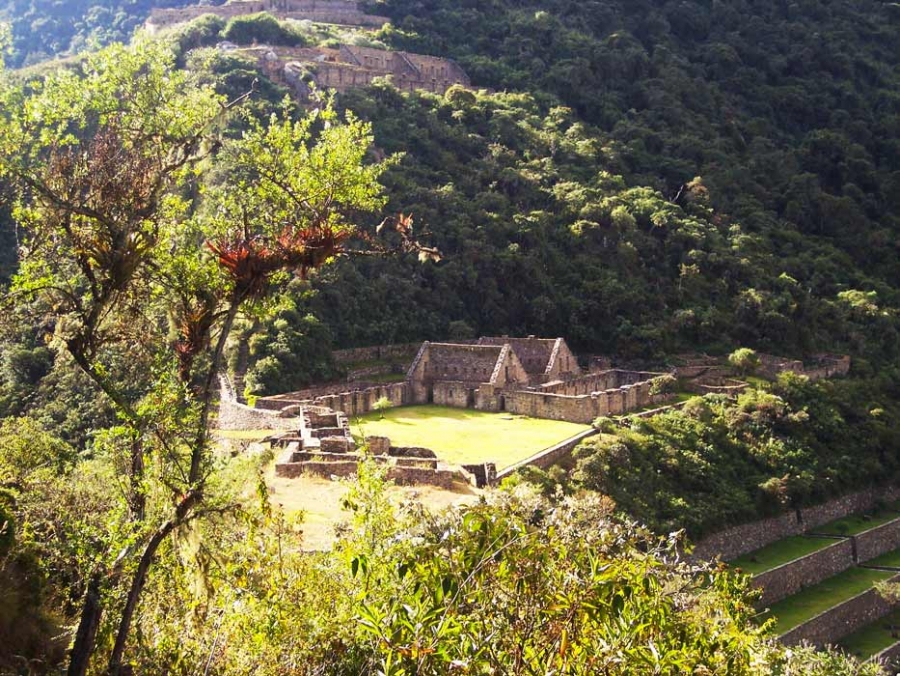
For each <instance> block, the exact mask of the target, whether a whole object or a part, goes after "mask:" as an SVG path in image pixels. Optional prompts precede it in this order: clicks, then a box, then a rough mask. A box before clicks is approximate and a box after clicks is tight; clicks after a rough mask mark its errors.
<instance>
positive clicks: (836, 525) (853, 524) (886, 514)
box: [813, 509, 900, 535]
mask: <svg viewBox="0 0 900 676" xmlns="http://www.w3.org/2000/svg"><path fill="white" fill-rule="evenodd" d="M897 518H900V513H897V512H896V511H895V510H893V509H881V510H878V511H877V512H873V513H870V514H854V515H852V516H846V517H844V518H843V519H838V520H837V521H832V522H831V523H827V524H825V525H824V526H822V527H821V528H815V529H813V530H815V532H817V533H824V534H827V535H859V534H860V533H862V532H864V531H867V530H869V529H870V528H875V527H876V526H881V525H883V524H886V523H887V522H888V521H893V520H894V519H897Z"/></svg>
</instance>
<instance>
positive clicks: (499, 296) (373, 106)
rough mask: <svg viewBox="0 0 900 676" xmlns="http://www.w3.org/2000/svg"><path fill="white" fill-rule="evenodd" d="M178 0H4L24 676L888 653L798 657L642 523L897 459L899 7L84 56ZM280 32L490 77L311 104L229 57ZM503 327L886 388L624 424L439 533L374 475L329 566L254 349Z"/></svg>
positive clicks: (411, 24)
mask: <svg viewBox="0 0 900 676" xmlns="http://www.w3.org/2000/svg"><path fill="white" fill-rule="evenodd" d="M176 4H183V3H176V2H165V1H160V2H152V1H150V0H146V1H143V0H135V1H133V2H105V3H98V2H89V1H85V2H72V3H69V2H54V3H50V2H46V3H45V2H43V1H42V0H41V1H39V0H32V1H31V2H20V1H19V0H9V1H8V2H0V21H2V20H3V17H6V18H8V19H10V20H11V22H12V34H11V36H12V37H11V51H10V53H9V55H8V57H9V58H8V59H7V60H6V65H8V66H14V67H15V68H17V69H18V68H19V67H24V66H28V67H27V68H22V69H21V70H7V69H6V68H5V67H3V62H2V60H0V285H2V287H3V288H2V291H3V293H2V302H3V305H2V308H0V309H2V314H0V421H2V424H0V592H2V595H0V601H2V603H0V673H7V672H8V673H28V674H31V673H56V672H58V671H59V670H60V669H61V668H63V665H69V669H70V673H72V674H78V675H79V676H80V675H81V674H87V673H103V674H110V675H118V674H125V673H147V674H155V673H171V674H189V673H190V674H193V673H199V671H201V670H203V671H205V672H206V673H216V674H223V675H224V674H235V675H238V674H249V673H260V674H273V675H276V674H278V675H281V674H295V673H310V674H313V673H315V674H335V675H337V674H394V675H397V676H399V675H400V674H412V673H416V674H444V673H454V672H458V673H472V674H483V673H500V672H503V673H514V674H538V673H541V674H543V673H547V670H548V669H554V670H556V671H557V672H559V673H609V674H623V675H624V674H643V673H647V674H650V673H654V674H660V673H662V674H673V675H674V674H681V673H698V674H699V673H720V674H747V675H748V676H749V675H751V674H758V673H772V674H784V675H785V676H788V675H792V676H793V675H799V676H804V675H805V676H826V675H828V676H832V675H835V676H840V675H842V674H846V675H848V676H849V675H851V674H855V675H863V674H865V675H866V676H868V675H870V674H877V673H879V671H880V670H879V668H878V667H877V665H872V664H870V665H867V666H861V665H859V664H856V663H854V662H852V661H850V660H847V659H845V658H843V657H841V656H839V655H836V654H832V653H815V652H814V651H812V650H808V649H800V650H796V651H793V650H791V651H786V650H784V649H783V648H782V647H781V646H779V645H778V644H777V642H776V641H775V640H774V639H773V638H772V636H771V635H770V634H769V632H768V628H767V627H766V626H762V627H760V626H759V625H757V624H756V623H754V621H753V618H754V616H755V611H754V610H753V609H752V607H751V602H752V598H751V597H748V595H747V579H746V578H744V577H742V576H740V575H734V574H732V573H729V572H726V571H724V570H723V569H722V568H721V567H718V566H717V565H716V564H688V563H685V562H684V561H683V559H682V558H681V553H680V550H679V547H678V543H677V542H676V538H675V537H674V536H672V537H659V536H657V535H654V534H652V533H651V532H650V531H648V530H646V528H645V526H644V525H639V524H638V523H636V522H635V521H633V520H632V519H635V518H636V519H638V520H640V522H642V523H643V524H646V525H647V526H649V527H650V528H651V529H655V530H656V531H658V532H660V533H665V532H670V531H677V530H680V529H682V528H686V529H687V530H688V531H689V533H690V534H691V535H693V536H700V535H703V534H706V533H709V532H711V531H714V530H716V529H719V528H721V527H723V526H725V525H731V524H733V523H737V522H740V521H745V520H748V519H752V518H757V517H760V516H763V515H768V514H772V513H775V512H778V511H779V510H782V509H784V508H785V507H791V506H797V505H801V504H808V503H814V502H816V501H819V500H821V499H823V498H826V497H831V496H834V495H837V494H840V493H843V492H845V491H847V490H849V489H853V488H857V487H860V486H864V485H869V484H871V483H872V482H873V481H878V480H882V479H885V480H886V479H890V478H892V477H896V476H897V474H898V469H900V462H898V460H897V449H896V442H897V439H898V438H900V436H898V431H897V430H898V426H897V421H898V419H900V408H898V402H900V394H898V391H900V385H898V384H900V366H898V364H900V215H898V208H900V69H898V67H897V65H898V63H900V11H898V8H897V5H896V4H895V3H885V2H877V1H874V0H872V1H867V0H862V1H861V2H855V3H847V2H842V3H838V2H829V1H826V0H821V1H817V0H804V1H801V2H795V3H785V2H779V1H777V0H754V1H750V0H747V1H743V0H738V1H735V2H719V1H718V0H713V1H711V2H706V1H699V0H698V1H692V0H681V1H679V2H662V1H653V0H644V1H640V0H638V1H636V2H631V1H630V0H621V2H618V1H614V0H596V1H588V2H575V1H574V0H572V1H564V0H534V1H531V0H526V1H524V2H521V1H515V0H464V1H451V0H423V1H421V2H413V1H412V0H384V1H378V2H370V3H368V7H369V8H370V9H371V10H372V11H374V12H377V13H378V14H382V15H387V16H390V17H391V19H392V21H393V25H392V26H389V27H385V28H382V29H380V30H377V31H374V32H373V33H372V34H369V35H363V34H362V33H360V32H354V33H353V34H352V35H350V34H342V33H340V32H339V31H338V29H333V28H328V29H321V28H316V27H313V26H310V25H308V23H306V22H285V23H284V24H282V25H278V22H277V21H276V20H275V19H274V18H272V17H260V16H256V17H249V18H248V17H243V18H241V19H240V20H235V19H231V20H229V21H225V20H223V19H217V18H214V17H213V18H210V17H205V18H200V19H198V20H197V21H195V22H194V23H192V24H190V25H187V26H181V27H179V28H176V29H174V30H173V31H171V32H167V33H164V34H162V35H161V36H158V37H156V38H154V39H152V40H151V39H147V40H143V39H140V40H137V41H135V42H134V44H133V45H131V46H114V47H111V48H107V49H102V50H100V51H98V52H96V53H93V54H91V55H89V56H85V55H84V54H81V53H80V52H82V50H83V49H85V48H90V49H92V50H93V49H94V47H99V45H101V44H105V43H108V42H114V41H117V40H128V39H129V38H130V36H131V34H132V32H133V30H134V29H135V28H136V27H137V26H139V25H140V24H141V23H142V21H143V20H144V18H145V16H146V14H147V13H148V12H149V10H150V9H151V8H152V7H155V6H172V5H176ZM5 35H6V33H5V31H0V38H2V39H5ZM348 35H349V37H348ZM272 36H275V38H277V39H278V40H281V38H284V40H283V42H285V43H289V44H292V45H297V44H314V43H317V42H326V41H327V42H328V44H330V45H332V46H334V44H335V42H336V40H337V37H341V38H342V39H343V38H347V39H351V40H358V41H359V42H360V44H370V45H376V46H387V47H391V48H395V49H403V50H410V51H416V52H421V53H426V54H435V55H441V56H446V57H451V58H454V59H456V60H457V61H458V62H459V63H460V64H461V65H462V66H463V67H464V68H465V69H466V70H467V72H468V73H469V75H470V76H471V79H472V82H473V87H472V88H471V89H466V88H463V87H459V86H457V87H453V88H451V89H450V90H449V91H447V93H446V94H444V95H434V94H427V93H401V92H400V91H399V90H398V89H397V88H395V87H394V86H393V84H392V83H391V82H390V81H389V80H382V81H377V82H375V83H374V84H373V85H372V86H370V87H368V88H366V89H360V90H356V91H352V92H348V93H346V94H344V95H341V96H339V97H337V98H336V99H334V100H331V99H329V98H328V97H324V98H322V99H316V100H314V101H313V102H312V104H311V105H308V106H301V105H298V103H297V102H296V100H293V99H292V96H293V92H292V90H291V89H290V88H289V87H288V86H287V84H286V82H285V81H284V80H283V79H282V78H281V77H280V76H279V74H278V73H277V72H276V71H275V70H274V69H269V70H268V71H266V69H265V68H264V67H261V65H260V61H259V60H258V57H259V53H258V54H257V55H256V56H254V55H253V54H251V53H248V52H245V51H241V50H228V51H225V50H219V49H217V48H216V47H215V45H216V44H217V43H218V42H219V41H221V40H223V39H225V38H226V37H227V38H228V39H229V40H230V41H233V42H236V43H238V44H240V45H241V46H248V45H253V44H258V43H265V42H266V40H267V39H268V38H271V37H272ZM261 53H262V54H263V56H262V58H263V60H265V58H266V57H265V54H264V50H262V52H261ZM53 56H69V57H71V58H68V59H66V60H65V61H64V62H62V63H57V64H47V63H45V64H41V63H40V62H43V61H44V60H45V59H47V58H49V57H53ZM35 64H37V67H32V66H34V65H35ZM57 65H58V66H61V67H60V68H59V69H57V68H56V66H57ZM379 224H381V225H379ZM436 251H439V254H438V253H436ZM504 333H505V334H514V335H525V334H538V335H544V336H564V337H565V338H566V339H567V341H568V343H569V344H570V345H571V346H572V347H573V348H574V349H575V350H576V351H577V352H579V353H582V354H589V353H603V354H608V355H611V356H614V357H615V358H616V359H617V360H622V361H631V362H634V363H641V364H654V365H659V364H663V363H666V362H667V361H668V360H669V359H671V358H672V357H673V356H674V355H675V354H677V353H679V352H685V351H691V352H698V351H708V352H711V353H715V354H720V355H722V354H726V353H728V352H730V351H732V350H734V349H735V348H736V347H738V346H746V347H752V348H756V349H759V350H764V351H766V352H772V353H776V354H781V355H786V356H794V357H804V356H806V355H810V354H812V353H815V352H819V351H834V352H841V353H846V354H849V355H851V357H852V363H853V370H852V372H851V378H849V379H848V380H847V381H845V382H842V383H839V384H834V383H829V382H826V383H818V384H810V383H808V382H806V381H805V380H803V379H795V378H793V377H791V376H785V377H783V378H781V379H779V380H778V381H776V382H774V383H763V382H761V381H758V382H755V383H754V384H755V385H757V386H758V388H759V389H757V388H756V387H754V388H751V389H749V390H748V391H747V392H745V393H743V394H742V395H741V396H740V398H738V399H736V400H735V401H727V400H726V399H725V398H723V397H718V398H717V397H715V396H714V397H711V398H707V399H694V400H691V401H689V402H688V403H687V405H686V406H685V408H684V410H683V411H680V412H678V411H675V412H670V413H668V414H666V415H663V416H657V417H654V418H651V419H649V420H646V421H640V422H635V423H634V424H633V425H632V426H630V427H629V428H628V429H624V430H619V429H618V428H616V426H615V425H614V424H613V423H612V422H611V421H609V420H605V421H602V422H600V423H598V427H604V426H606V427H604V430H605V431H606V432H607V434H604V435H602V436H598V437H596V438H594V439H593V440H591V441H589V442H588V443H586V444H585V445H583V446H581V447H580V449H579V450H578V451H577V452H576V454H575V457H574V458H573V464H574V470H573V471H572V472H571V473H569V474H565V473H563V472H561V471H557V470H554V471H552V472H549V473H541V472H533V474H532V477H531V478H533V479H535V480H536V482H538V483H543V484H544V487H545V488H546V489H547V492H548V493H549V494H552V495H551V497H549V498H545V497H540V496H538V495H537V494H536V493H535V490H534V488H529V487H527V486H525V487H523V486H519V487H516V486H508V487H507V489H508V490H507V491H505V492H503V491H498V492H497V494H496V495H494V496H493V497H491V499H490V500H487V501H485V502H484V503H483V504H479V505H478V506H477V507H475V508H471V509H460V510H457V511H449V512H447V513H444V514H441V515H429V514H426V513H424V512H422V511H420V510H419V509H418V508H416V507H414V506H410V505H404V506H402V507H400V508H397V507H396V506H393V505H391V504H390V503H389V501H388V499H387V498H386V493H385V490H386V487H385V483H384V480H383V476H382V475H381V474H380V473H379V471H378V470H377V469H376V468H374V467H373V466H370V465H368V464H366V463H363V464H362V465H361V468H360V473H359V477H358V479H357V480H356V481H355V482H354V483H352V484H351V485H350V487H349V492H348V493H347V496H346V499H345V506H346V508H347V510H348V520H349V522H348V523H347V524H346V525H345V527H343V528H342V529H341V530H340V532H339V534H338V537H337V541H336V545H335V551H334V552H333V553H331V554H326V553H318V554H315V555H309V554H304V553H301V552H299V551H298V547H297V543H298V542H302V532H301V531H302V526H301V525H300V524H298V523H295V522H293V521H292V520H290V519H288V518H286V517H285V515H284V514H283V513H282V512H281V511H280V510H279V509H278V507H277V505H276V504H273V501H272V500H271V499H270V495H269V488H268V487H267V485H266V476H265V472H266V471H268V470H267V467H269V466H270V465H271V460H272V458H271V457H270V456H269V454H266V453H263V454H261V456H260V457H245V456H243V455H238V456H236V457H231V456H230V455H229V454H226V453H220V452H218V447H217V446H216V443H215V440H214V439H213V433H212V430H211V426H210V424H209V423H210V421H211V419H212V417H213V416H214V408H215V404H216V396H217V394H216V390H217V380H216V376H217V373H218V372H219V371H220V370H221V369H222V368H224V364H225V362H226V361H227V360H230V361H231V366H232V367H236V366H238V365H239V362H241V361H242V360H243V359H244V358H246V362H247V363H246V364H240V366H244V365H246V366H248V367H249V373H248V377H247V380H246V382H247V384H248V385H249V386H250V389H249V392H248V393H250V394H271V393H274V392H278V391H284V390H289V389H292V388H298V387H301V386H305V385H307V384H309V383H310V382H312V381H314V380H323V379H327V378H329V377H336V376H338V375H340V373H339V371H338V370H337V369H336V368H335V366H334V363H333V361H332V357H331V355H330V348H333V347H353V346H360V345H376V344H385V343H399V342H407V341H415V340H420V339H447V338H460V339H463V338H471V337H474V336H477V335H479V334H504ZM244 348H246V349H244ZM610 431H613V432H616V435H615V436H613V435H611V434H608V432H610ZM594 492H600V493H602V494H604V495H605V496H607V497H603V496H597V495H595V494H594ZM609 496H611V497H612V498H613V499H614V500H615V501H616V503H617V507H616V505H614V504H613V503H612V501H610V499H609Z"/></svg>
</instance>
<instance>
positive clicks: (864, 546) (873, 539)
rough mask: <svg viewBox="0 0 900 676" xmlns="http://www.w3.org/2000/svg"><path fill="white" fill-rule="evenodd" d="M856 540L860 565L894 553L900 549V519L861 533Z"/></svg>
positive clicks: (857, 557)
mask: <svg viewBox="0 0 900 676" xmlns="http://www.w3.org/2000/svg"><path fill="white" fill-rule="evenodd" d="M854 540H856V559H857V561H858V562H859V563H865V562H866V561H871V560H872V559H874V558H875V557H878V556H881V555H882V554H886V553H887V552H892V551H894V550H895V549H898V548H900V517H898V518H896V519H894V520H893V521H889V522H888V523H885V524H882V525H880V526H876V527H875V528H870V529H869V530H867V531H864V532H862V533H859V534H858V535H856V536H855V537H854Z"/></svg>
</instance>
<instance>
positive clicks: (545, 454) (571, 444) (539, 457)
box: [494, 429, 598, 483]
mask: <svg viewBox="0 0 900 676" xmlns="http://www.w3.org/2000/svg"><path fill="white" fill-rule="evenodd" d="M596 434H598V432H597V430H593V429H591V430H585V431H584V432H581V433H580V434H576V435H575V436H574V437H571V438H570V439H566V440H565V441H562V442H560V443H558V444H556V445H555V446H551V447H550V448H547V449H544V450H543V451H541V452H540V453H536V454H534V455H532V456H531V457H530V458H527V459H525V460H522V461H521V462H517V463H516V464H515V465H512V466H510V467H506V468H505V469H503V470H501V471H499V472H497V473H496V475H495V477H494V483H499V482H501V481H503V479H505V478H506V477H508V476H511V475H513V474H514V473H515V472H516V471H518V470H519V469H521V468H523V467H529V466H530V467H538V468H540V469H547V468H548V467H552V466H553V465H555V464H556V463H557V462H559V461H560V460H562V459H563V458H564V457H566V456H567V455H569V454H570V453H571V452H572V451H573V450H574V449H575V447H576V446H578V444H580V443H581V442H582V441H584V440H585V439H587V438H588V437H592V436H594V435H596Z"/></svg>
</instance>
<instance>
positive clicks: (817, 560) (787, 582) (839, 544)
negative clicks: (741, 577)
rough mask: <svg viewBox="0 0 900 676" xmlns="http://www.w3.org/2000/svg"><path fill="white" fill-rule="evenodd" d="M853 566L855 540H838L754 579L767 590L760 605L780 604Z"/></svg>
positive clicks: (754, 583)
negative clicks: (779, 602)
mask: <svg viewBox="0 0 900 676" xmlns="http://www.w3.org/2000/svg"><path fill="white" fill-rule="evenodd" d="M852 566H853V542H852V540H850V539H843V540H836V541H835V543H834V544H833V545H830V546H828V547H826V548H825V549H821V550H819V551H817V552H813V553H812V554H807V555H806V556H803V557H801V558H799V559H796V560H794V561H790V562H788V563H785V564H784V565H782V566H778V567H777V568H773V569H772V570H767V571H766V572H764V573H760V574H759V575H756V576H755V577H754V578H753V586H754V587H756V588H757V589H762V590H763V595H762V597H761V598H760V600H759V602H758V603H759V606H760V607H761V608H764V607H766V606H769V605H771V604H773V603H776V602H778V601H780V600H781V599H783V598H787V597H788V596H791V595H792V594H796V593H797V592H799V591H800V590H801V589H803V588H805V587H809V586H811V585H814V584H818V583H819V582H822V581H823V580H825V579H827V578H829V577H831V576H833V575H837V574H838V573H841V572H843V571H845V570H847V569H848V568H850V567H852Z"/></svg>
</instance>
